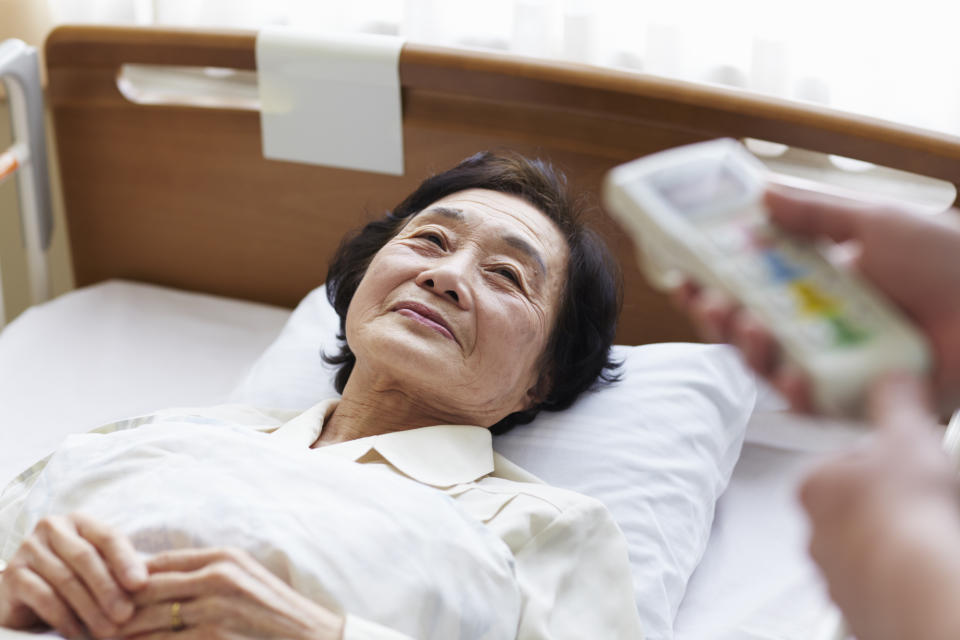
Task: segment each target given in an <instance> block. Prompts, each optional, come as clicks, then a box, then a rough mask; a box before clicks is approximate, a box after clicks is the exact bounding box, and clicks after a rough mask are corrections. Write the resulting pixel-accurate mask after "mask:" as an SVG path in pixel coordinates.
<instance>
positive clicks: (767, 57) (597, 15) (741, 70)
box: [34, 0, 960, 135]
mask: <svg viewBox="0 0 960 640" xmlns="http://www.w3.org/2000/svg"><path fill="white" fill-rule="evenodd" d="M34 1H36V2H44V1H48V2H49V6H50V10H51V14H52V16H53V18H54V20H55V21H61V22H116V23H126V24H162V25H186V26H222V27H243V28H257V27H259V26H261V25H264V24H296V25H300V26H315V27H318V28H325V29H333V30H354V31H373V32H386V33H398V34H400V35H403V36H405V37H406V38H408V39H409V40H412V41H418V42H425V43H434V44H446V45H456V46H471V47H484V48H493V49H501V50H509V51H514V52H518V53H523V54H528V55H534V56H543V57H548V58H562V59H570V60H577V61H582V62H587V63H592V64H600V65H610V66H616V67H621V68H628V69H635V70H641V71H644V72H647V73H654V74H659V75H665V76H670V77H675V78H681V79H687V80H694V81H703V82H714V83H721V84H728V85H734V86H738V87H742V88H745V89H749V90H753V91H758V92H761V93H765V94H770V95H775V96H780V97H784V98H791V99H800V100H809V101H813V102H818V103H822V104H827V105H829V106H832V107H834V108H838V109H842V110H847V111H852V112H856V113H861V114H866V115H871V116H875V117H880V118H884V119H888V120H894V121H897V122H902V123H907V124H912V125H916V126H920V127H924V128H929V129H934V130H939V131H943V132H945V133H951V134H956V135H960V51H958V49H957V48H956V47H955V46H954V45H953V43H954V42H955V41H956V26H957V25H958V24H960V3H955V2H943V0H912V1H911V2H904V1H903V0H898V1H897V2H890V3H880V2H876V1H875V0H803V1H802V2H801V1H799V0H791V1H789V2H787V1H784V0H724V1H723V2H717V1H716V0H710V1H707V0H657V1H649V0H485V1H484V2H476V1H474V0H470V1H467V0H351V1H350V2H342V1H330V0H270V1H269V2H267V1H264V0H34Z"/></svg>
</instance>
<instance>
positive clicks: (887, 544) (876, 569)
mask: <svg viewBox="0 0 960 640" xmlns="http://www.w3.org/2000/svg"><path fill="white" fill-rule="evenodd" d="M870 411H871V415H872V419H873V422H874V423H875V424H876V425H877V431H876V434H875V438H874V439H872V440H871V441H870V442H869V443H868V444H866V445H865V446H863V447H861V448H859V449H857V450H855V451H853V452H850V453H847V454H845V455H843V456H842V457H839V458H837V459H835V460H833V461H831V462H828V463H827V464H825V465H823V466H822V467H820V468H819V469H817V470H816V471H814V472H813V473H812V474H811V475H810V476H809V477H808V478H807V480H806V482H805V483H804V484H803V487H802V489H801V500H802V502H803V506H804V508H805V509H806V511H807V514H808V515H809V518H810V524H811V541H810V553H811V555H812V556H813V559H814V560H815V561H816V562H817V564H818V565H819V566H820V568H821V570H822V572H823V575H824V577H825V578H826V580H827V584H828V586H829V589H830V595H831V596H832V598H833V599H834V601H835V602H836V603H837V604H838V605H839V606H840V608H841V610H842V611H843V612H844V615H845V617H846V620H847V624H848V626H849V628H850V631H851V632H852V633H853V634H854V635H855V636H856V637H857V638H858V640H878V639H879V640H894V639H895V640H908V639H909V640H914V639H916V638H923V639H924V640H939V639H941V638H943V639H946V638H960V606H958V603H960V501H958V499H960V485H958V481H957V474H956V471H955V470H954V468H953V465H952V464H951V463H950V461H949V460H948V458H947V456H946V455H945V454H944V453H943V451H942V450H941V448H940V433H939V431H938V429H937V428H936V427H935V425H936V422H935V421H934V419H933V416H932V413H931V412H930V407H929V405H928V402H927V394H926V389H925V388H924V386H923V385H922V383H921V382H920V381H918V380H916V379H912V378H907V377H890V378H887V379H884V380H882V381H881V382H880V383H878V384H877V385H875V386H874V388H873V389H872V390H871V394H870Z"/></svg>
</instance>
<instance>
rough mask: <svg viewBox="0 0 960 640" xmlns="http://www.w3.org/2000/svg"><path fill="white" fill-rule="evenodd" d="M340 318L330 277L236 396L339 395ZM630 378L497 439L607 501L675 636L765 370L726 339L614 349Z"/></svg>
mask: <svg viewBox="0 0 960 640" xmlns="http://www.w3.org/2000/svg"><path fill="white" fill-rule="evenodd" d="M338 328H339V320H338V318H337V315H336V313H335V312H334V310H333V309H332V308H331V307H330V304H329V303H328V302H327V299H326V291H325V289H324V287H320V288H318V289H315V290H314V291H313V292H311V293H310V294H309V295H308V296H307V297H306V298H304V300H303V301H302V302H301V303H300V305H299V306H298V307H297V309H296V311H294V313H293V315H292V316H291V317H290V320H289V321H288V323H287V325H286V327H285V328H284V330H283V331H282V332H281V334H280V336H279V337H278V338H277V340H276V342H274V343H273V344H272V345H271V346H270V347H269V348H268V349H267V351H266V352H265V353H264V354H263V356H262V357H261V358H260V360H259V361H257V363H256V364H255V365H254V366H253V368H252V369H251V370H250V372H249V373H248V375H247V377H246V378H245V380H244V381H243V382H242V383H241V384H240V386H239V387H238V388H237V389H236V390H235V391H234V393H233V396H232V400H233V401H235V402H240V403H245V404H254V405H259V406H263V407H276V408H290V409H305V408H307V407H309V406H311V405H313V404H314V403H316V402H317V401H319V400H320V399H321V398H325V397H329V396H332V395H336V391H335V390H334V388H333V383H332V376H333V373H334V371H333V369H332V368H330V367H328V366H327V365H325V364H324V363H323V362H322V360H321V358H320V352H321V350H326V351H327V352H330V353H334V352H335V350H336V349H337V340H336V333H337V330H338ZM614 349H615V355H616V356H617V357H618V358H620V359H623V360H624V367H623V374H624V375H623V380H622V381H621V382H620V383H618V384H615V385H612V386H608V387H604V388H602V389H599V390H597V391H592V392H589V393H586V394H584V395H583V396H582V397H581V398H580V399H579V400H578V401H577V403H576V404H575V405H574V406H573V407H571V408H570V409H567V410H566V411H563V412H560V413H549V412H542V413H541V414H540V415H539V416H538V417H537V419H536V420H534V421H533V422H532V423H530V424H529V425H521V426H518V427H515V428H514V429H513V430H512V431H511V432H509V433H507V434H504V435H502V436H497V437H496V438H494V447H495V448H496V450H497V451H499V452H500V453H501V454H503V455H504V456H506V457H507V458H509V459H510V460H512V461H513V462H515V463H517V464H519V465H520V466H522V467H524V468H525V469H527V470H528V471H530V472H531V473H533V474H535V475H537V476H538V477H540V478H542V479H543V480H544V481H546V482H548V483H550V484H552V485H555V486H558V487H564V488H567V489H571V490H573V491H577V492H579V493H583V494H586V495H589V496H592V497H594V498H597V499H599V500H601V501H602V502H603V503H604V504H605V505H606V506H607V508H608V509H609V510H610V512H611V513H612V514H613V517H614V518H615V519H616V521H617V523H618V524H619V525H620V528H621V529H622V530H623V533H624V535H625V536H626V538H627V543H628V546H629V551H630V562H631V565H632V569H633V576H634V586H635V589H636V600H637V608H638V610H639V612H640V619H641V621H642V623H643V625H644V629H645V632H646V635H647V638H648V639H657V638H671V637H672V636H673V620H674V617H675V616H676V613H677V609H678V607H679V606H680V601H681V600H682V598H683V594H684V591H685V589H686V585H687V581H688V579H689V578H690V575H691V574H692V573H693V570H694V569H695V568H696V566H697V564H698V563H699V561H700V557H701V556H702V554H703V551H704V549H705V548H706V544H707V539H708V538H709V536H710V526H711V523H712V522H713V513H714V505H715V503H716V500H717V498H718V497H719V496H720V494H721V493H722V492H723V490H724V489H725V488H726V486H727V482H728V481H729V479H730V474H731V472H732V471H733V466H734V464H735V462H736V460H737V458H738V457H739V455H740V447H741V445H742V443H743V436H744V431H745V428H746V423H747V420H748V418H749V417H750V414H751V412H752V410H753V406H754V401H755V399H756V386H755V384H754V378H753V376H752V375H751V374H750V373H749V371H748V370H747V369H746V368H745V366H744V365H743V363H742V361H741V359H740V357H739V356H738V355H737V353H736V351H735V350H734V349H732V348H731V347H728V346H724V345H701V344H680V343H668V344H651V345H644V346H639V347H621V346H618V347H614Z"/></svg>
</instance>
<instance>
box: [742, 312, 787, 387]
mask: <svg viewBox="0 0 960 640" xmlns="http://www.w3.org/2000/svg"><path fill="white" fill-rule="evenodd" d="M730 336H731V340H732V342H733V344H734V345H736V347H737V348H738V349H740V351H741V352H742V353H743V357H744V359H745V360H746V361H747V364H748V365H750V367H751V368H752V369H753V370H754V371H756V372H757V373H758V374H760V375H761V376H763V377H764V378H771V376H772V375H773V373H774V371H775V368H776V366H777V363H778V361H779V347H778V346H777V341H776V339H774V337H773V335H772V334H771V333H770V331H769V330H768V329H767V328H766V326H765V325H764V324H763V322H761V321H760V319H759V318H757V317H756V316H755V315H753V314H752V313H750V312H749V311H740V312H738V313H736V314H735V315H734V317H733V319H732V320H731V321H730Z"/></svg>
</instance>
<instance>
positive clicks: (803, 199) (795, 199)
mask: <svg viewBox="0 0 960 640" xmlns="http://www.w3.org/2000/svg"><path fill="white" fill-rule="evenodd" d="M764 204H766V206H767V209H768V210H769V212H770V219H771V220H772V221H773V222H775V223H776V224H777V225H778V226H780V227H781V228H783V229H785V230H787V231H789V232H791V233H796V234H799V235H804V236H808V237H811V238H814V237H824V236H825V237H827V238H830V239H832V240H834V241H835V242H844V241H846V240H853V239H856V238H858V237H859V236H860V233H861V230H862V229H863V220H864V217H865V216H866V215H868V213H867V211H868V208H867V207H866V206H865V205H861V204H858V203H855V202H854V201H852V200H844V199H841V198H836V197H831V196H827V195H823V194H815V193H812V192H809V191H802V190H800V189H793V188H790V187H785V186H783V185H774V186H771V187H770V188H768V189H767V192H766V193H765V194H764Z"/></svg>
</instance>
